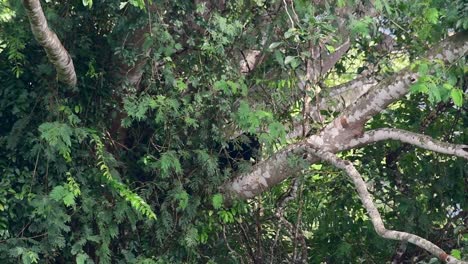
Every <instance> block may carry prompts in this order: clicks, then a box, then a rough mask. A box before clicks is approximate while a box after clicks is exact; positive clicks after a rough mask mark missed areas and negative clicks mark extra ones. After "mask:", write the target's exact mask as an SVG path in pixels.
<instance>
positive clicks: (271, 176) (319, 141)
mask: <svg viewBox="0 0 468 264" xmlns="http://www.w3.org/2000/svg"><path fill="white" fill-rule="evenodd" d="M467 52H468V33H458V34H456V35H454V36H452V37H450V38H448V39H446V40H444V41H441V42H440V43H439V44H438V45H435V46H434V47H433V48H432V49H430V50H429V51H428V53H427V56H426V58H428V59H434V58H437V59H441V60H443V61H445V62H446V63H451V62H453V61H455V60H457V59H458V58H459V57H461V56H464V55H465V54H466V53H467ZM416 77H417V76H416V74H415V73H412V72H411V71H410V70H409V69H404V70H402V72H400V73H398V74H396V75H394V76H391V77H389V78H387V79H386V80H384V81H382V82H380V83H379V84H378V85H376V86H375V87H374V88H373V89H371V90H370V92H368V93H367V94H365V95H363V96H362V97H360V98H359V99H358V100H357V101H356V102H355V103H354V104H352V105H351V106H350V107H348V108H347V109H345V110H344V111H343V113H342V114H341V115H339V116H338V117H337V118H336V119H335V120H334V121H333V122H332V123H330V124H328V125H327V126H326V127H325V128H324V129H323V130H321V131H320V132H319V134H317V135H312V136H310V137H308V138H306V139H305V140H303V141H301V142H299V143H295V144H291V145H289V146H287V147H286V148H284V149H283V150H280V151H278V152H277V153H276V154H274V155H273V156H272V157H270V158H269V159H267V160H265V161H263V162H260V163H258V164H256V165H255V166H254V167H253V168H252V170H251V171H250V172H249V173H244V174H241V175H239V176H238V177H236V178H234V179H231V180H229V181H227V182H225V183H224V184H223V185H222V186H221V187H220V190H221V192H223V193H224V194H225V195H226V197H227V201H229V200H230V199H232V198H240V199H249V198H252V197H254V196H256V195H258V194H260V193H262V192H264V191H266V190H268V189H269V188H271V187H273V186H274V185H276V184H278V183H279V182H281V181H283V180H284V179H286V178H288V177H289V176H291V175H293V174H294V173H295V172H297V171H298V170H300V168H297V167H298V166H292V165H291V164H288V158H289V157H291V156H293V155H299V157H300V156H303V155H305V154H306V153H305V152H306V149H305V148H304V147H305V145H307V144H313V145H316V146H320V147H321V148H322V150H323V151H327V152H332V153H336V152H338V151H343V150H345V149H349V148H352V147H357V146H359V144H358V143H359V141H358V139H359V138H360V137H362V136H363V135H364V132H363V126H364V124H365V122H367V120H369V119H370V118H372V117H373V116H374V115H376V114H378V113H379V112H381V111H382V110H383V109H384V108H385V107H387V106H388V105H389V104H391V103H393V102H395V101H397V100H399V99H400V98H401V97H403V96H404V95H405V94H406V93H408V92H409V87H410V85H411V83H412V81H415V79H416ZM350 142H354V145H353V144H351V143H350ZM432 146H433V147H436V145H432ZM436 149H438V148H436ZM442 149H443V148H442ZM457 153H459V154H462V152H460V150H458V151H457ZM463 155H465V154H463ZM305 158H306V159H307V160H308V162H316V161H317V158H315V157H305Z"/></svg>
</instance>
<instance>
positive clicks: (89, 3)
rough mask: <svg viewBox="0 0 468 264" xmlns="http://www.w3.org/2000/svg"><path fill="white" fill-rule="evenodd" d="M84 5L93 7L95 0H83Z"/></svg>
mask: <svg viewBox="0 0 468 264" xmlns="http://www.w3.org/2000/svg"><path fill="white" fill-rule="evenodd" d="M83 5H84V6H87V7H89V8H91V7H93V0H83Z"/></svg>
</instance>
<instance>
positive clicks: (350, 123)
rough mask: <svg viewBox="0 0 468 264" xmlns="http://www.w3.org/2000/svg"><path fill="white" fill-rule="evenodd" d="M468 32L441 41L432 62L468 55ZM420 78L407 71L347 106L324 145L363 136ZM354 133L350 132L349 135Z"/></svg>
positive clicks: (328, 130) (430, 56) (433, 50)
mask: <svg viewBox="0 0 468 264" xmlns="http://www.w3.org/2000/svg"><path fill="white" fill-rule="evenodd" d="M467 40H468V33H464V32H462V33H458V34H456V35H454V36H452V37H449V38H447V39H446V40H444V41H441V42H440V43H439V44H437V45H435V46H434V47H432V48H431V49H430V50H429V51H428V52H427V54H426V58H427V59H429V60H432V59H440V60H442V61H444V62H446V63H452V62H454V61H456V60H457V59H458V58H460V57H462V56H464V55H465V54H467V53H468V41H467ZM417 78H418V75H417V74H416V73H413V72H412V71H411V70H410V69H409V68H405V69H403V70H402V71H400V72H399V73H398V74H395V75H393V76H391V77H389V78H387V79H385V80H383V81H382V82H380V83H379V84H378V85H376V86H375V87H374V88H372V89H371V90H370V91H369V92H368V93H366V94H364V95H363V96H361V97H360V98H359V99H358V100H357V101H356V102H355V103H354V104H353V105H351V106H350V107H348V108H347V109H345V110H344V111H343V113H342V114H340V115H339V116H338V117H337V118H336V119H335V120H334V121H333V122H331V123H330V124H328V125H327V127H326V128H325V129H324V130H323V131H322V133H321V134H322V135H323V137H324V141H325V142H334V144H335V147H336V148H339V146H340V145H342V144H347V143H348V142H349V140H350V139H352V138H355V137H357V136H360V133H359V132H360V131H362V128H363V126H364V124H365V123H366V122H367V121H368V120H369V119H371V118H372V117H373V116H374V115H376V114H378V113H380V112H381V111H382V110H383V109H385V108H386V107H387V106H388V105H390V104H391V103H393V102H395V101H397V100H399V99H400V98H401V97H403V96H404V95H405V94H407V93H408V92H409V88H410V86H411V84H412V83H414V82H416V81H417ZM350 132H351V133H350Z"/></svg>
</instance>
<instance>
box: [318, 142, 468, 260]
mask: <svg viewBox="0 0 468 264" xmlns="http://www.w3.org/2000/svg"><path fill="white" fill-rule="evenodd" d="M310 150H311V152H312V153H313V154H314V155H317V156H318V157H320V158H321V159H322V160H324V161H327V162H329V163H331V164H333V165H334V166H336V167H338V168H340V169H342V170H344V171H345V172H346V173H347V174H348V176H349V177H350V178H351V180H352V181H353V183H354V186H355V187H356V190H357V192H358V195H359V198H360V199H361V202H362V203H363V205H364V207H365V208H366V210H367V213H368V214H369V216H370V218H371V221H372V224H373V226H374V229H375V231H376V232H377V234H378V235H379V236H381V237H383V238H387V239H393V240H399V241H408V242H410V243H412V244H414V245H416V246H418V247H420V248H423V249H425V250H427V251H429V252H430V253H431V254H432V255H434V256H437V257H438V258H439V259H440V260H442V261H445V262H446V263H467V262H464V261H459V260H457V259H456V258H455V257H453V256H450V255H448V254H447V253H446V252H445V251H444V250H442V249H441V248H439V247H438V246H437V245H435V244H433V243H432V242H430V241H428V240H426V239H424V238H422V237H419V236H417V235H414V234H411V233H407V232H400V231H394V230H389V229H386V228H385V225H384V223H383V221H382V217H381V216H380V213H379V211H378V210H377V207H376V206H375V204H374V201H373V199H372V196H371V195H370V193H369V191H368V190H367V187H366V183H365V181H364V180H363V179H362V177H361V175H360V174H359V172H358V171H357V170H356V168H355V167H354V166H353V164H352V163H351V162H349V161H344V160H342V159H339V158H338V157H337V156H335V155H334V154H333V153H330V152H323V151H320V150H314V149H310Z"/></svg>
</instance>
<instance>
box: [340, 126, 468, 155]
mask: <svg viewBox="0 0 468 264" xmlns="http://www.w3.org/2000/svg"><path fill="white" fill-rule="evenodd" d="M382 140H399V141H401V142H405V143H408V144H411V145H415V146H418V147H420V148H423V149H427V150H432V151H434V152H439V153H443V154H448V155H454V156H457V157H460V158H464V159H467V160H468V145H457V144H450V143H447V142H442V141H438V140H435V139H433V138H431V137H429V136H426V135H423V134H418V133H413V132H410V131H406V130H402V129H394V128H381V129H376V130H371V131H369V132H366V133H364V134H363V135H362V137H360V138H356V139H353V140H351V141H350V142H349V145H348V148H355V147H358V146H362V145H368V144H370V143H374V142H378V141H382Z"/></svg>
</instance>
